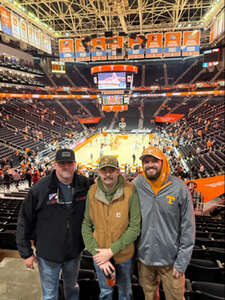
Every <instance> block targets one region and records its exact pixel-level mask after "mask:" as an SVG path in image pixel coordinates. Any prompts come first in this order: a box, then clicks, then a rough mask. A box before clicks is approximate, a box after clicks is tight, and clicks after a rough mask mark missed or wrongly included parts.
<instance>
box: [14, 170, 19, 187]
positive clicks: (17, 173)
mask: <svg viewBox="0 0 225 300" xmlns="http://www.w3.org/2000/svg"><path fill="white" fill-rule="evenodd" d="M12 177H13V181H14V182H15V184H16V187H17V188H18V186H19V183H20V173H19V172H18V170H17V169H14V172H13V173H12Z"/></svg>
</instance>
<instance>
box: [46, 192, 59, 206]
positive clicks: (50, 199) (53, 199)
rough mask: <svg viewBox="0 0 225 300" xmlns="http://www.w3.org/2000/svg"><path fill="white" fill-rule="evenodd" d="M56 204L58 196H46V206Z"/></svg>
mask: <svg viewBox="0 0 225 300" xmlns="http://www.w3.org/2000/svg"><path fill="white" fill-rule="evenodd" d="M57 202H58V194H57V193H53V194H49V195H48V202H47V204H55V203H57Z"/></svg>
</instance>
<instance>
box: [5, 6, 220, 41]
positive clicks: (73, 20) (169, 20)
mask: <svg viewBox="0 0 225 300" xmlns="http://www.w3.org/2000/svg"><path fill="white" fill-rule="evenodd" d="M0 2H3V3H8V6H9V5H11V6H13V7H14V8H15V4H16V3H17V4H16V6H17V7H18V6H19V7H20V8H22V9H23V11H24V13H25V14H26V15H27V16H28V17H29V18H31V19H33V21H34V16H35V19H36V18H37V19H39V20H40V21H41V24H42V25H43V24H44V27H43V28H45V30H46V31H48V32H50V33H51V35H52V37H54V38H56V37H60V38H62V37H69V36H71V37H85V36H87V35H93V34H100V35H102V34H104V33H105V32H106V31H112V32H113V33H118V32H123V33H125V34H129V33H140V34H144V33H147V32H148V33H149V32H155V31H161V32H162V31H168V30H178V29H179V30H184V29H185V30H186V29H189V30H190V29H191V30H193V29H201V30H202V34H201V36H202V38H201V44H202V45H204V43H207V42H208V36H209V27H210V24H211V23H212V21H213V18H214V17H215V16H216V14H217V13H218V12H219V11H220V10H221V9H222V8H223V6H224V0H64V1H55V0H18V1H13V0H11V1H10V0H8V1H7V0H1V1H0ZM14 2H15V3H14ZM18 3H19V4H18ZM46 25H47V26H46Z"/></svg>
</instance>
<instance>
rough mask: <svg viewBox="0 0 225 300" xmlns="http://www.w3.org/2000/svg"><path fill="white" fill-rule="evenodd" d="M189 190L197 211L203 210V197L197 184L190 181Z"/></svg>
mask: <svg viewBox="0 0 225 300" xmlns="http://www.w3.org/2000/svg"><path fill="white" fill-rule="evenodd" d="M187 186H188V189H189V191H190V193H191V197H192V202H193V206H194V209H195V210H201V209H202V204H203V195H202V193H201V192H199V191H197V190H196V188H197V183H196V182H195V181H189V182H188V183H187Z"/></svg>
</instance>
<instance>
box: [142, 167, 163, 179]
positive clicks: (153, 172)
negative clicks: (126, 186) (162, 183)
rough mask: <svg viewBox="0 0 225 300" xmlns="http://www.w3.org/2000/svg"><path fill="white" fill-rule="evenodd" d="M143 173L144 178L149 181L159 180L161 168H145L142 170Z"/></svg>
mask: <svg viewBox="0 0 225 300" xmlns="http://www.w3.org/2000/svg"><path fill="white" fill-rule="evenodd" d="M144 172H145V176H146V177H147V178H148V179H149V180H153V181H154V180H156V179H158V178H159V176H160V174H161V168H160V169H157V168H145V170H144Z"/></svg>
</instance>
